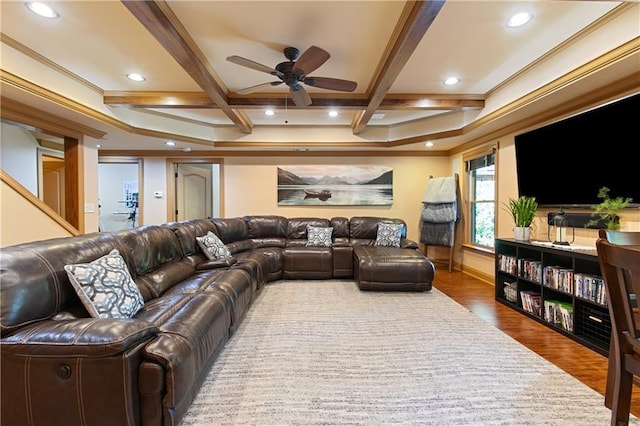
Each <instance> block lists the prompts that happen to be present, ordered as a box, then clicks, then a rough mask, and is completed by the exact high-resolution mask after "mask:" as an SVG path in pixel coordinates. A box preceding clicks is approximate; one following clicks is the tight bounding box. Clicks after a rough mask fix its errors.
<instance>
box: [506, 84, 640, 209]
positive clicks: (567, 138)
mask: <svg viewBox="0 0 640 426" xmlns="http://www.w3.org/2000/svg"><path fill="white" fill-rule="evenodd" d="M638 147H640V93H638V94H635V95H632V96H628V97H626V98H623V99H619V100H617V101H615V102H612V103H609V104H606V105H604V106H600V107H598V108H595V109H592V110H589V111H587V112H584V113H581V114H578V115H575V116H573V117H569V118H566V119H564V120H561V121H558V122H555V123H553V124H549V125H547V126H544V127H541V128H538V129H535V130H532V131H529V132H526V133H522V134H519V135H517V136H516V137H515V153H516V168H517V174H518V194H519V195H520V196H522V195H526V196H529V197H536V200H537V201H538V205H539V206H540V207H558V208H590V207H592V206H594V205H596V204H599V203H600V202H602V199H601V198H598V191H599V190H600V188H602V187H604V186H606V187H607V188H609V190H610V192H609V196H610V197H611V198H616V197H624V198H627V197H630V198H632V199H633V201H632V204H631V205H632V206H634V207H637V206H640V156H638V154H637V150H638Z"/></svg>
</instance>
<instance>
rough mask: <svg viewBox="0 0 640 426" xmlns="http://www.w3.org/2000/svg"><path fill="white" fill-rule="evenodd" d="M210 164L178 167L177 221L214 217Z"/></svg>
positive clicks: (181, 164)
mask: <svg viewBox="0 0 640 426" xmlns="http://www.w3.org/2000/svg"><path fill="white" fill-rule="evenodd" d="M211 181H212V173H211V165H210V164H187V163H179V164H177V166H176V220H187V219H205V218H207V217H211V216H212V203H211V196H212V182H211Z"/></svg>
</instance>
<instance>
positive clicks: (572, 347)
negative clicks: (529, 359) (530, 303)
mask: <svg viewBox="0 0 640 426" xmlns="http://www.w3.org/2000/svg"><path fill="white" fill-rule="evenodd" d="M433 286H434V287H435V288H437V289H438V290H440V291H441V292H443V293H444V294H446V295H447V296H449V297H451V298H452V299H454V300H455V301H457V302H458V303H460V304H461V305H463V306H465V307H466V308H468V309H469V310H470V311H472V312H474V313H475V314H476V315H478V316H479V317H481V318H483V319H484V320H485V321H487V322H489V323H491V324H493V325H494V326H495V327H497V328H499V329H500V330H502V331H503V332H505V333H506V334H508V335H509V336H511V337H513V338H514V339H516V340H517V341H519V342H520V343H522V344H523V345H525V346H526V347H528V348H529V349H531V350H532V351H534V352H536V353H537V354H539V355H540V356H542V357H544V358H545V359H547V360H548V361H549V362H551V363H553V364H555V365H556V366H558V367H560V368H561V369H562V370H564V371H566V372H567V373H569V374H571V375H572V376H574V377H575V378H577V379H578V380H580V381H581V382H583V383H584V384H586V385H587V386H589V387H590V388H592V389H594V390H596V391H597V392H599V393H600V394H601V395H603V398H602V403H603V404H604V389H605V383H606V377H607V358H605V357H604V356H602V355H600V354H599V353H597V352H595V351H593V350H591V349H588V348H587V347H585V346H582V345H581V344H579V343H576V342H574V341H573V340H571V339H569V338H568V337H565V336H563V335H561V334H560V333H556V332H555V331H553V330H551V329H550V328H548V327H546V326H544V325H542V324H540V323H538V322H536V321H534V320H532V319H530V318H527V317H526V316H524V315H522V314H520V313H518V312H516V311H514V310H513V309H510V308H508V307H506V306H504V305H502V304H500V303H498V302H496V301H495V297H494V287H493V285H491V284H487V283H485V282H483V281H480V280H478V279H476V278H473V277H471V276H469V275H467V274H463V273H462V272H451V273H449V272H448V271H447V270H446V268H442V267H440V268H438V270H437V272H436V275H435V279H434V282H433ZM631 413H632V414H633V415H635V416H640V390H638V387H637V386H636V387H634V389H633V398H632V401H631Z"/></svg>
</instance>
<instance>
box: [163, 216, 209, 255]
mask: <svg viewBox="0 0 640 426" xmlns="http://www.w3.org/2000/svg"><path fill="white" fill-rule="evenodd" d="M163 226H167V227H169V228H170V229H171V230H173V232H174V233H175V234H176V237H178V241H179V242H180V247H181V248H182V253H183V255H184V256H194V255H203V254H204V253H203V252H202V249H201V248H200V246H199V245H198V244H197V243H196V237H201V236H203V235H206V234H207V232H209V231H212V232H213V233H216V232H217V229H216V227H215V225H214V224H213V223H212V222H211V221H210V220H208V219H189V220H184V221H181V222H169V223H166V224H165V225H163Z"/></svg>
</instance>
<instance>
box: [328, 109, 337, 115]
mask: <svg viewBox="0 0 640 426" xmlns="http://www.w3.org/2000/svg"><path fill="white" fill-rule="evenodd" d="M337 116H338V111H336V110H335V109H332V110H331V111H329V117H337Z"/></svg>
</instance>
